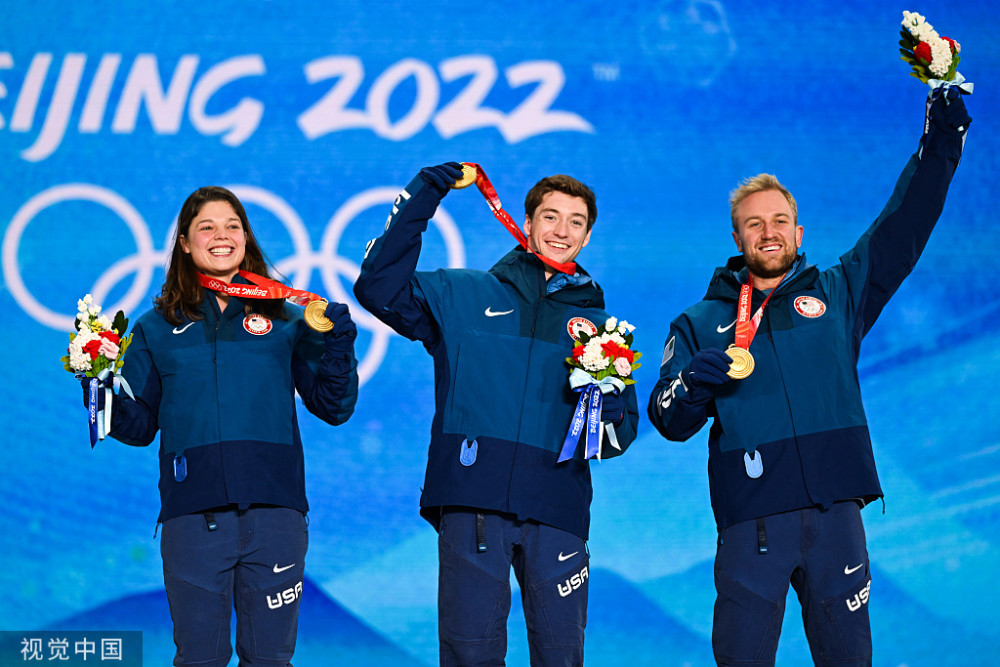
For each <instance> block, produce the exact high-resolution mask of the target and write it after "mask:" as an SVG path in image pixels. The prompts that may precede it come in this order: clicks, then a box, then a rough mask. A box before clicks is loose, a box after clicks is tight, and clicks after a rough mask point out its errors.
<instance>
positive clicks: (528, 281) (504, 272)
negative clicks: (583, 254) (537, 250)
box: [489, 246, 604, 308]
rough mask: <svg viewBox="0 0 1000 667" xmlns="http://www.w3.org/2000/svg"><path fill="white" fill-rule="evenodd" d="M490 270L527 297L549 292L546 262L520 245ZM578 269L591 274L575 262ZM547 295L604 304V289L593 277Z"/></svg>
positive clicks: (579, 302) (590, 305)
mask: <svg viewBox="0 0 1000 667" xmlns="http://www.w3.org/2000/svg"><path fill="white" fill-rule="evenodd" d="M489 272H490V273H491V274H492V275H494V276H495V277H496V278H497V279H498V280H499V281H500V282H503V283H507V284H508V285H510V286H511V287H513V288H514V290H515V291H516V292H517V293H518V294H519V295H520V296H521V297H522V298H523V299H525V300H526V301H537V300H539V299H540V298H541V297H542V296H544V295H545V293H546V290H545V284H546V281H545V265H544V264H542V262H540V261H539V260H538V258H537V257H535V255H534V254H532V253H529V252H526V251H525V250H524V249H523V248H522V247H521V246H515V247H514V249H513V250H511V251H510V252H508V253H507V254H506V255H504V256H503V257H502V258H501V259H500V261H499V262H497V263H496V264H494V265H493V268H491V269H490V271H489ZM576 272H577V275H583V276H586V277H587V278H590V274H589V273H587V272H586V271H585V270H584V269H583V267H582V266H580V265H579V264H577V265H576ZM548 296H549V297H550V298H552V299H554V300H556V301H560V302H566V303H573V304H575V305H579V306H581V307H587V308H603V307H604V292H603V291H602V290H601V287H600V285H598V284H597V282H596V281H595V280H594V279H593V278H590V280H588V281H586V282H585V283H582V284H578V285H573V284H570V285H566V286H565V287H563V288H561V289H559V290H557V291H555V292H552V293H551V294H549V295H548Z"/></svg>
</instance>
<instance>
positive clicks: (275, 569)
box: [272, 563, 295, 574]
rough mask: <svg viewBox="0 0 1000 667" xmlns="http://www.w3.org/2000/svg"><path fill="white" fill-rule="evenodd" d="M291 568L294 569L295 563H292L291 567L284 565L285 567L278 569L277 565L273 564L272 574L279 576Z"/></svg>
mask: <svg viewBox="0 0 1000 667" xmlns="http://www.w3.org/2000/svg"><path fill="white" fill-rule="evenodd" d="M293 567H295V563H292V564H291V565H286V566H285V567H278V564H277V563H275V564H274V569H273V570H272V572H274V573H275V574H281V573H282V572H284V571H285V570H290V569H292V568H293Z"/></svg>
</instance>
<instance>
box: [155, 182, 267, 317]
mask: <svg viewBox="0 0 1000 667" xmlns="http://www.w3.org/2000/svg"><path fill="white" fill-rule="evenodd" d="M212 201H221V202H226V203H227V204H229V205H230V206H232V207H233V211H235V212H236V215H237V216H238V217H239V219H240V223H241V224H242V225H243V234H244V236H246V253H245V255H244V257H243V261H242V262H241V263H240V269H241V270H245V271H250V272H251V273H256V274H257V275H260V276H265V277H268V278H270V277H271V274H270V272H269V271H268V265H267V260H266V259H265V258H264V253H263V251H261V249H260V246H259V245H258V244H257V237H256V236H254V233H253V230H252V229H251V228H250V221H249V220H248V219H247V212H246V210H244V208H243V204H242V203H241V202H240V200H239V199H238V198H237V197H236V195H234V194H233V193H232V192H230V191H229V190H227V189H226V188H222V187H219V186H217V185H210V186H207V187H203V188H198V189H197V190H195V191H194V192H192V193H191V195H190V196H189V197H188V198H187V200H186V201H185V202H184V205H183V206H181V212H180V213H179V214H178V215H177V230H176V232H175V233H174V245H173V248H172V249H171V251H170V263H169V264H168V265H167V277H166V280H165V281H164V283H163V287H162V288H161V289H160V296H158V297H156V299H154V301H153V304H154V306H153V307H154V308H155V309H156V311H157V312H159V313H160V314H161V315H163V318H164V319H165V320H166V321H167V322H169V323H170V324H173V325H174V326H177V325H179V324H181V323H182V322H183V321H184V320H185V319H188V320H200V319H202V317H203V316H202V314H201V302H202V301H203V300H204V298H205V293H204V288H203V287H202V286H201V283H200V282H198V269H197V268H196V267H195V265H194V261H193V260H192V259H191V255H189V254H188V253H186V252H184V249H183V248H182V247H181V244H180V237H181V236H184V237H187V234H188V231H189V229H190V227H191V223H192V222H193V221H194V219H195V217H196V216H197V215H198V213H199V212H200V211H201V207H202V206H204V205H205V204H207V203H208V202H212ZM234 298H235V297H234ZM282 301H283V300H282V299H254V302H253V305H252V306H251V304H250V303H248V304H247V305H246V308H245V310H246V312H247V314H250V312H251V311H253V312H257V313H261V314H262V315H265V316H266V317H269V318H271V319H285V315H284V310H283V303H282Z"/></svg>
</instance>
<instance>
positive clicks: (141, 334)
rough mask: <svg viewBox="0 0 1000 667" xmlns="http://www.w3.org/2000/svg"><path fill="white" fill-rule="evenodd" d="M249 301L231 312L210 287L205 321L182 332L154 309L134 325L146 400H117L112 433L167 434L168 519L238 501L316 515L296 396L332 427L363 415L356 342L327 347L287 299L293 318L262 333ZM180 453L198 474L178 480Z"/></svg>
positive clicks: (137, 377)
mask: <svg viewBox="0 0 1000 667" xmlns="http://www.w3.org/2000/svg"><path fill="white" fill-rule="evenodd" d="M236 281H237V282H245V281H243V280H242V278H239V277H237V279H236ZM246 303H248V301H244V300H242V299H239V298H237V297H230V301H229V304H228V306H227V307H226V310H225V312H220V310H219V306H218V303H217V300H216V298H215V294H214V292H207V291H206V293H205V299H204V300H203V301H202V304H201V314H202V315H203V316H204V317H203V319H201V320H198V321H189V320H185V321H184V322H182V323H181V325H180V326H176V327H175V326H174V325H172V324H170V323H168V322H167V321H166V320H165V319H164V318H163V316H162V315H161V314H160V313H158V312H156V311H155V310H151V311H149V312H147V313H145V314H143V315H142V316H141V317H140V318H139V320H138V321H137V322H136V324H135V326H134V327H133V334H134V336H133V339H132V344H131V345H130V347H129V349H128V351H127V353H126V356H125V366H124V368H123V369H122V371H123V375H124V377H125V379H126V380H127V381H128V383H129V385H130V386H131V388H132V389H133V391H134V392H135V400H134V401H133V400H131V399H128V398H127V397H125V396H123V395H119V396H118V397H116V399H115V402H114V407H113V411H112V418H113V423H112V429H111V436H112V437H114V438H116V439H118V440H120V441H122V442H124V443H126V444H129V445H135V446H146V445H149V444H150V443H152V442H153V440H154V439H155V437H156V434H157V433H158V432H159V434H160V451H159V459H160V501H161V509H160V517H159V520H160V521H166V520H167V519H171V518H173V517H176V516H181V515H184V514H190V513H193V512H199V511H203V510H207V509H211V508H215V507H222V506H227V505H238V506H241V507H244V508H245V507H247V506H249V505H250V504H268V505H278V506H281V507H289V508H292V509H297V510H300V511H302V512H305V511H307V510H308V509H309V506H308V503H307V501H306V493H305V479H304V463H303V452H302V442H301V439H300V436H299V427H298V419H297V415H296V403H295V391H296V390H298V392H299V394H300V396H301V397H302V401H303V403H304V404H305V406H306V408H308V410H309V411H310V412H312V413H313V414H315V415H316V416H317V417H319V418H320V419H322V420H324V421H326V422H328V423H330V424H334V425H337V424H342V423H344V422H346V421H347V419H348V418H349V417H350V416H351V414H352V413H353V411H354V404H355V401H356V400H357V392H358V377H357V361H356V360H355V358H354V352H353V344H352V342H351V341H344V342H340V343H338V347H337V349H335V350H334V349H330V350H327V349H326V348H325V346H324V337H323V335H322V334H319V333H317V332H315V331H313V330H312V329H310V328H309V327H308V326H307V325H306V324H305V322H304V321H303V319H302V308H298V307H295V306H292V305H289V304H287V303H285V304H284V311H285V315H286V316H287V317H288V319H286V320H279V319H274V320H268V321H267V322H268V324H269V327H270V328H269V329H268V330H267V332H266V333H263V334H254V333H251V330H253V328H254V327H253V326H248V325H251V324H252V323H249V322H247V315H246V314H245V312H244V306H245V305H246ZM249 303H251V306H252V303H253V302H252V301H249ZM257 322H258V323H261V324H263V321H260V320H258V321H257ZM264 328H267V327H260V329H258V330H262V329H264ZM178 457H183V459H182V461H183V466H184V467H186V475H184V474H180V475H178V474H176V471H175V462H176V463H177V464H178V465H180V462H179V461H177V459H178ZM178 478H180V479H178Z"/></svg>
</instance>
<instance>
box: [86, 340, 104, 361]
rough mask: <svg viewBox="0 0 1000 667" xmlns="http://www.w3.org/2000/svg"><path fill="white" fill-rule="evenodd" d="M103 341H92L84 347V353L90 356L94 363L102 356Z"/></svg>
mask: <svg viewBox="0 0 1000 667" xmlns="http://www.w3.org/2000/svg"><path fill="white" fill-rule="evenodd" d="M100 349H101V341H100V339H97V340H92V341H90V342H89V343H87V344H86V345H84V346H83V351H84V352H86V353H87V354H89V355H90V360H91V361H93V360H94V359H96V358H97V355H98V354H100Z"/></svg>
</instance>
